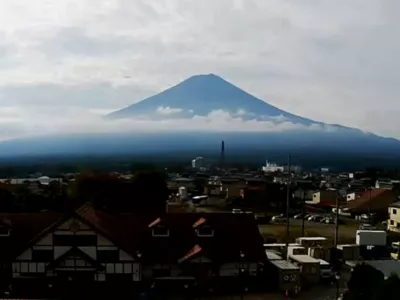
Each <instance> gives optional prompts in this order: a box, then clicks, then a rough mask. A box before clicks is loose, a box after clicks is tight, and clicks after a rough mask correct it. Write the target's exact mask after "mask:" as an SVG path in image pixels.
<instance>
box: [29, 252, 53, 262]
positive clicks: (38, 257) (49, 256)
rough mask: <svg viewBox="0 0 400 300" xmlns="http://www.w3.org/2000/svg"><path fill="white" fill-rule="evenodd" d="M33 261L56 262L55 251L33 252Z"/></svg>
mask: <svg viewBox="0 0 400 300" xmlns="http://www.w3.org/2000/svg"><path fill="white" fill-rule="evenodd" d="M32 260H33V261H41V262H48V261H52V260H54V253H53V250H33V251H32Z"/></svg>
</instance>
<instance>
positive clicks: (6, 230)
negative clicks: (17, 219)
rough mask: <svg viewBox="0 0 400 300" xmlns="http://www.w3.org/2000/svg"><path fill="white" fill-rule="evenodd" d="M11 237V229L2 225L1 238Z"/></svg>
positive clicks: (0, 226)
mask: <svg viewBox="0 0 400 300" xmlns="http://www.w3.org/2000/svg"><path fill="white" fill-rule="evenodd" d="M9 235H10V228H8V227H7V226H2V225H0V236H9Z"/></svg>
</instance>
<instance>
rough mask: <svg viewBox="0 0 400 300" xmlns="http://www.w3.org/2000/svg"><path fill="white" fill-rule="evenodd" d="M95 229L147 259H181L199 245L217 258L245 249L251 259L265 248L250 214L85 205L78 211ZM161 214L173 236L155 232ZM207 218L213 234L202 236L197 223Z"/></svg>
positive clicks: (235, 255) (232, 256)
mask: <svg viewBox="0 0 400 300" xmlns="http://www.w3.org/2000/svg"><path fill="white" fill-rule="evenodd" d="M77 213H78V214H79V215H80V217H81V218H82V219H83V220H85V221H86V222H87V223H88V224H90V225H91V226H92V227H93V228H94V230H96V231H98V232H99V233H100V234H103V235H104V236H105V237H106V238H108V239H109V240H110V241H111V242H113V243H114V244H115V245H116V246H118V247H120V248H121V249H123V250H124V251H126V252H127V253H129V254H130V255H132V256H133V257H136V255H137V253H140V254H141V257H140V259H141V260H142V261H143V262H145V263H146V262H149V263H150V262H165V263H167V262H175V263H176V262H178V260H179V259H180V258H182V257H184V256H185V255H186V254H187V253H188V252H189V251H190V249H192V248H193V247H194V246H195V245H199V246H200V247H201V248H202V251H203V252H202V253H204V255H205V256H207V257H210V258H213V259H214V260H216V261H219V262H224V261H237V260H238V259H240V251H243V252H244V254H245V257H246V259H248V260H249V261H263V260H264V259H265V252H264V249H263V238H262V237H261V235H260V232H259V230H258V226H257V223H256V221H255V220H254V217H253V216H252V215H247V214H226V213H209V214H201V213H164V214H162V215H160V214H157V215H152V214H143V213H142V214H133V213H127V214H107V213H105V212H102V211H96V210H94V209H93V208H92V207H91V206H90V205H85V207H82V208H81V209H80V210H79V211H78V212H77ZM158 218H160V220H162V224H163V226H165V227H167V228H168V230H169V236H168V237H163V238H156V237H153V236H152V229H151V228H149V224H151V223H153V222H154V221H155V220H157V219H158ZM201 219H205V220H207V225H210V226H211V227H212V228H213V230H214V236H213V237H199V236H197V233H196V231H195V229H194V228H193V225H194V224H195V223H196V222H198V221H199V220H201Z"/></svg>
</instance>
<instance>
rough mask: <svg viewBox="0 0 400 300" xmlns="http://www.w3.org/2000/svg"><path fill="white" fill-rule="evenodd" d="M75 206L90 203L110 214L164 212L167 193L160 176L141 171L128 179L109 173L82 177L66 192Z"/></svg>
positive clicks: (164, 180) (162, 178) (164, 181)
mask: <svg viewBox="0 0 400 300" xmlns="http://www.w3.org/2000/svg"><path fill="white" fill-rule="evenodd" d="M69 195H70V197H71V199H72V200H73V201H74V202H75V206H79V205H81V204H83V203H85V202H88V201H90V202H92V204H93V206H94V207H95V208H96V209H102V210H105V211H109V212H150V211H151V212H152V211H165V207H166V201H167V199H168V195H169V191H168V188H167V183H166V178H165V176H164V174H163V173H160V172H156V171H140V172H137V173H135V174H134V176H133V178H132V179H131V180H124V179H121V178H119V177H118V176H114V175H110V174H101V173H99V174H85V175H81V176H78V177H77V178H76V181H75V184H74V185H73V186H72V187H71V189H70V190H69Z"/></svg>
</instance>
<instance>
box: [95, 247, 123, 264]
mask: <svg viewBox="0 0 400 300" xmlns="http://www.w3.org/2000/svg"><path fill="white" fill-rule="evenodd" d="M97 261H98V262H110V263H111V262H118V261H119V251H118V250H98V251H97Z"/></svg>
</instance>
